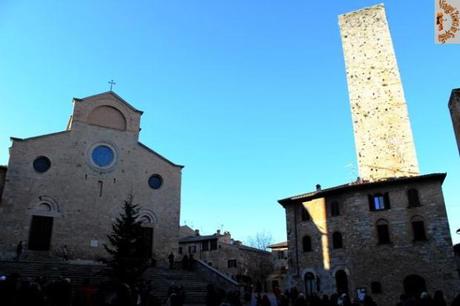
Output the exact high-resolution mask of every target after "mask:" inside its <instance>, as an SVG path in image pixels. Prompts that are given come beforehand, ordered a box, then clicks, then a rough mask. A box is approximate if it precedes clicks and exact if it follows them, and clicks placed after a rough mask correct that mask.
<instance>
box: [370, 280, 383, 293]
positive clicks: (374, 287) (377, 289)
mask: <svg viewBox="0 0 460 306" xmlns="http://www.w3.org/2000/svg"><path fill="white" fill-rule="evenodd" d="M371 292H372V293H373V294H379V293H382V284H381V283H380V282H372V283H371Z"/></svg>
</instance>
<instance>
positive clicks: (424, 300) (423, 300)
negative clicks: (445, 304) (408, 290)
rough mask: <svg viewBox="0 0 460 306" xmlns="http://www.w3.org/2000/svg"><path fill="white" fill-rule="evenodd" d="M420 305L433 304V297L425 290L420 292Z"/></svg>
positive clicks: (430, 305)
mask: <svg viewBox="0 0 460 306" xmlns="http://www.w3.org/2000/svg"><path fill="white" fill-rule="evenodd" d="M420 306H434V301H433V299H432V298H431V296H430V295H429V294H428V292H426V291H423V292H422V293H421V294H420Z"/></svg>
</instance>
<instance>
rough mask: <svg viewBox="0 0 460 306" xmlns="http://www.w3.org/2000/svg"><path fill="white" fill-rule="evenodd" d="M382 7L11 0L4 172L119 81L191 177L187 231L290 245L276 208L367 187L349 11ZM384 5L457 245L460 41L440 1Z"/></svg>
mask: <svg viewBox="0 0 460 306" xmlns="http://www.w3.org/2000/svg"><path fill="white" fill-rule="evenodd" d="M376 3H378V2H374V1H364V0H362V1H358V0H348V1H305V0H303V1H298V0H292V1H279V0H278V1H272V0H264V1H262V0H258V1H256V0H251V1H247V0H222V1H216V0H199V1H198V0H187V1H177V0H168V1H113V0H110V1H103V0H98V1H92V0H91V1H83V0H82V1H46V0H42V1H16V0H15V1H13V0H11V1H8V0H3V1H1V2H0V105H1V108H0V109H1V114H2V116H1V123H0V164H7V161H8V147H9V146H10V141H9V137H10V136H15V137H31V136H36V135H41V134H46V133H50V132H56V131H61V130H63V129H65V126H66V123H67V120H68V117H69V115H70V114H71V111H72V104H71V100H72V97H80V98H81V97H85V96H89V95H93V94H96V93H99V92H103V91H106V90H107V89H108V84H107V81H108V80H110V79H114V80H115V81H116V82H117V85H116V86H115V91H116V92H117V93H118V94H119V95H121V96H122V97H123V98H125V99H126V100H127V101H129V102H130V103H132V104H133V105H135V106H136V107H137V108H138V109H141V110H143V111H144V112H145V113H144V115H143V117H142V133H141V141H142V142H144V143H145V144H147V145H148V146H150V147H151V148H153V149H154V150H156V151H158V152H159V153H160V154H163V155H164V156H166V157H168V158H169V159H171V160H172V161H174V162H176V163H179V164H184V165H185V166H186V167H185V168H184V170H183V187H182V222H183V223H184V222H186V223H187V224H189V225H193V226H194V227H197V228H199V229H201V230H202V232H205V233H209V232H213V231H215V230H216V229H218V228H220V227H221V226H223V229H224V230H229V231H231V232H232V234H233V236H234V237H235V238H237V239H242V240H246V239H247V237H248V236H252V235H255V234H256V233H257V232H262V231H267V232H271V233H272V235H273V239H274V241H281V240H285V239H286V232H285V216H284V211H283V209H282V208H281V207H280V206H279V205H278V203H277V200H278V199H280V198H283V197H287V196H290V195H294V194H298V193H303V192H308V191H311V190H313V189H314V186H315V184H317V183H320V184H322V185H323V187H328V186H334V185H337V184H343V183H345V182H349V181H351V180H353V179H354V178H355V177H356V176H357V173H356V168H357V167H356V160H355V151H354V142H353V133H352V123H351V115H350V110H349V104H348V93H347V87H346V80H345V72H344V69H345V68H344V61H343V56H342V47H341V43H340V37H339V29H338V25H337V15H338V14H342V13H345V12H349V11H352V10H355V9H359V8H361V7H364V6H369V5H374V4H376ZM385 6H386V9H387V15H388V19H389V22H390V29H391V32H392V36H393V41H394V45H395V49H396V53H397V58H398V63H399V67H400V70H401V75H402V79H403V84H404V88H405V95H406V99H407V103H408V107H409V113H410V117H411V121H412V127H413V132H414V136H415V143H416V148H417V153H418V159H419V164H420V168H421V172H422V173H431V172H447V173H448V176H447V179H446V181H445V183H444V193H445V200H446V203H447V211H448V214H449V220H450V224H451V228H452V233H453V235H452V236H453V238H454V239H455V241H457V242H460V239H459V238H460V236H459V235H455V234H454V232H453V231H454V229H456V228H459V227H460V193H459V192H458V188H459V186H460V158H459V154H458V151H457V148H456V145H455V139H454V134H453V130H452V123H451V120H450V116H449V112H448V109H447V101H448V97H449V95H450V91H451V89H452V88H456V87H460V73H459V71H460V61H459V55H460V53H459V51H460V46H459V45H449V46H439V45H435V44H434V34H433V30H434V28H433V10H434V3H433V1H399V0H398V1H396V0H392V1H387V2H385ZM348 165H355V166H353V167H349V166H348ZM353 169H355V170H353Z"/></svg>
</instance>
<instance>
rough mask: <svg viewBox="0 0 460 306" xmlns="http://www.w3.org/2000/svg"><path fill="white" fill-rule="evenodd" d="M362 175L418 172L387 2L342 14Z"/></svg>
mask: <svg viewBox="0 0 460 306" xmlns="http://www.w3.org/2000/svg"><path fill="white" fill-rule="evenodd" d="M339 25H340V31H341V36H342V45H343V52H344V57H345V66H346V74H347V82H348V92H349V97H350V106H351V112H352V119H353V129H354V137H355V145H356V151H357V160H358V166H359V175H360V177H361V178H362V179H364V180H371V181H373V180H379V179H384V178H387V177H400V176H412V175H418V173H419V169H418V164H417V157H416V154H415V147H414V142H413V139H412V131H411V127H410V122H409V116H408V112H407V106H406V102H405V98H404V93H403V88H402V84H401V79H400V75H399V71H398V65H397V63H396V57H395V54H394V50H393V44H392V41H391V37H390V31H389V29H388V24H387V19H386V16H385V9H384V7H383V5H382V4H381V5H376V6H373V7H369V8H365V9H362V10H359V11H355V12H351V13H348V14H344V15H341V16H339Z"/></svg>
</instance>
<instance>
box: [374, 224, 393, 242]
mask: <svg viewBox="0 0 460 306" xmlns="http://www.w3.org/2000/svg"><path fill="white" fill-rule="evenodd" d="M377 238H378V241H379V244H389V243H391V240H390V230H389V227H388V222H387V221H385V220H379V221H377Z"/></svg>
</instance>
